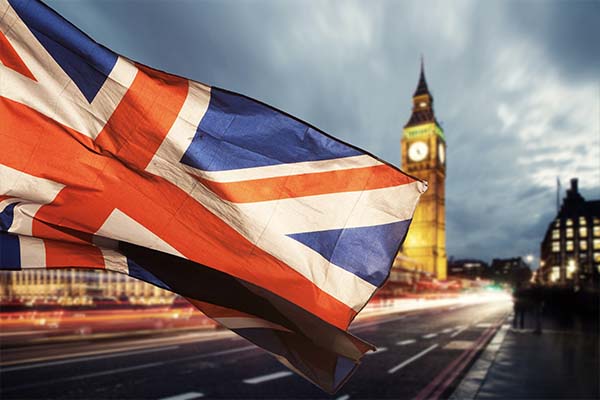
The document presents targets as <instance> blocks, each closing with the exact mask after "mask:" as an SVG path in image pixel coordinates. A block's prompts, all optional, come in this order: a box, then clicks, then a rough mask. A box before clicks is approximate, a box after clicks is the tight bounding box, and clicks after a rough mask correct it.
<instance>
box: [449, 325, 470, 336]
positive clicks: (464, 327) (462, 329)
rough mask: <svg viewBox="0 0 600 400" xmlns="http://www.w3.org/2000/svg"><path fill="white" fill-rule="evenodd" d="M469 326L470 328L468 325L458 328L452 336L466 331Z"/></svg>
mask: <svg viewBox="0 0 600 400" xmlns="http://www.w3.org/2000/svg"><path fill="white" fill-rule="evenodd" d="M467 328H468V326H463V327H462V328H460V329H459V330H457V331H456V332H454V333H453V334H452V335H450V337H457V336H458V335H460V334H461V333H462V332H464V330H465V329H467Z"/></svg>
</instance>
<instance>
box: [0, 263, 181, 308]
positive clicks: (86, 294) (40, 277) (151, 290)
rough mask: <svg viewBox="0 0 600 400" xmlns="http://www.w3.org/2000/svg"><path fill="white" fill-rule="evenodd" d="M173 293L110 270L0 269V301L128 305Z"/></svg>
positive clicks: (167, 299) (168, 299) (166, 299)
mask: <svg viewBox="0 0 600 400" xmlns="http://www.w3.org/2000/svg"><path fill="white" fill-rule="evenodd" d="M174 298H175V295H174V294H173V293H171V292H168V291H166V290H163V289H160V288H158V287H156V286H154V285H150V284H148V283H145V282H143V281H140V280H137V279H134V278H131V277H129V276H127V275H124V274H119V273H116V272H111V271H97V270H85V269H62V268H61V269H30V270H22V271H17V272H10V271H0V301H2V302H11V301H20V302H23V303H35V302H41V303H44V302H48V301H52V302H56V303H58V304H61V305H65V306H71V305H91V304H93V303H94V302H96V301H99V300H100V301H102V300H107V299H114V300H126V301H127V302H129V303H131V304H170V303H172V302H173V300H174Z"/></svg>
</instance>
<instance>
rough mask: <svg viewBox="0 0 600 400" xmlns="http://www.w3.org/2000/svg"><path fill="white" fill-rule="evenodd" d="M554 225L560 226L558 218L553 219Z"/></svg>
mask: <svg viewBox="0 0 600 400" xmlns="http://www.w3.org/2000/svg"><path fill="white" fill-rule="evenodd" d="M554 226H555V227H557V228H559V227H560V219H557V220H556V221H554Z"/></svg>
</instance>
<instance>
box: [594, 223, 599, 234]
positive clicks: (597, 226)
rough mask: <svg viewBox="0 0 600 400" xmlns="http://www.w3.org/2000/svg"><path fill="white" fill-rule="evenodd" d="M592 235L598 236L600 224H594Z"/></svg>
mask: <svg viewBox="0 0 600 400" xmlns="http://www.w3.org/2000/svg"><path fill="white" fill-rule="evenodd" d="M594 236H596V237H598V236H600V225H594Z"/></svg>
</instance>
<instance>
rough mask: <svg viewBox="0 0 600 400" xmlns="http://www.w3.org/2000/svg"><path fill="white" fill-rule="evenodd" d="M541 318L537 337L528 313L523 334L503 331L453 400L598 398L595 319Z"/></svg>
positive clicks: (599, 357) (599, 371) (599, 365)
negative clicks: (540, 326) (541, 321)
mask: <svg viewBox="0 0 600 400" xmlns="http://www.w3.org/2000/svg"><path fill="white" fill-rule="evenodd" d="M545 314H546V315H544V318H543V333H542V334H541V335H536V334H534V333H533V328H534V320H533V316H532V315H531V314H529V313H528V314H527V315H526V319H525V329H524V330H513V329H512V328H509V326H508V325H504V327H503V329H500V331H499V332H498V334H497V336H496V338H494V339H495V340H492V343H491V344H490V346H488V347H489V348H488V349H486V351H484V352H483V354H482V355H481V357H480V360H478V361H477V362H476V363H475V364H474V365H473V367H472V368H471V369H470V370H469V372H468V373H467V376H466V377H465V378H464V379H463V381H462V382H461V383H460V385H459V387H458V388H457V390H456V391H455V392H454V394H453V395H452V398H453V399H467V398H469V399H473V398H475V399H559V398H560V399H598V398H600V353H599V351H600V348H599V347H600V345H599V340H600V338H599V331H598V318H597V317H596V319H595V320H594V319H593V318H591V317H587V318H584V317H581V316H579V317H576V316H567V315H566V314H565V313H562V314H559V313H555V314H553V315H547V314H549V312H547V313H545ZM507 323H512V321H507ZM494 341H495V342H496V348H494ZM490 348H491V349H490Z"/></svg>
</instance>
